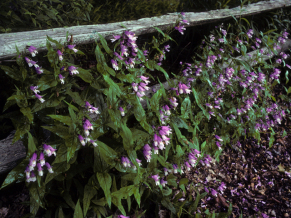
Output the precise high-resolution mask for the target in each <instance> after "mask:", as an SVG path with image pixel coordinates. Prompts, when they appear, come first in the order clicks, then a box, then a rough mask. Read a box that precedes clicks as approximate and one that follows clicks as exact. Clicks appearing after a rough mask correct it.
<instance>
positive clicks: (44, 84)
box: [37, 75, 58, 91]
mask: <svg viewBox="0 0 291 218" xmlns="http://www.w3.org/2000/svg"><path fill="white" fill-rule="evenodd" d="M57 84H58V83H56V80H55V78H54V76H53V75H42V77H41V78H40V79H39V80H38V82H37V86H38V90H39V91H44V90H47V89H49V88H51V87H54V86H56V85H57Z"/></svg>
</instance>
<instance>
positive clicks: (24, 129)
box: [12, 124, 30, 144]
mask: <svg viewBox="0 0 291 218" xmlns="http://www.w3.org/2000/svg"><path fill="white" fill-rule="evenodd" d="M29 130H30V125H29V124H24V125H23V124H21V125H20V126H17V129H16V132H15V134H14V138H13V140H12V144H14V143H15V142H17V141H18V140H19V139H20V138H21V137H22V136H24V135H25V134H26V132H27V131H29Z"/></svg>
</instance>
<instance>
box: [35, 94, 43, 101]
mask: <svg viewBox="0 0 291 218" xmlns="http://www.w3.org/2000/svg"><path fill="white" fill-rule="evenodd" d="M35 97H37V98H38V100H40V102H41V103H43V102H45V100H44V99H43V98H42V96H40V95H38V94H35Z"/></svg>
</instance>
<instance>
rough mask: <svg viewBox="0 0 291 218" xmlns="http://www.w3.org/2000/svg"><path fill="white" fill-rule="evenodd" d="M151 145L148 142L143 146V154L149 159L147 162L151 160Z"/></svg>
mask: <svg viewBox="0 0 291 218" xmlns="http://www.w3.org/2000/svg"><path fill="white" fill-rule="evenodd" d="M151 154H152V152H151V147H150V146H149V145H148V144H146V145H145V146H144V147H143V155H144V157H145V159H146V160H147V162H150V161H151Z"/></svg>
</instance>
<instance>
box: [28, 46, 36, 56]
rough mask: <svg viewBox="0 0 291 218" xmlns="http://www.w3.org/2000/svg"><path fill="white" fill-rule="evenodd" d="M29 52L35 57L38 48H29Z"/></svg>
mask: <svg viewBox="0 0 291 218" xmlns="http://www.w3.org/2000/svg"><path fill="white" fill-rule="evenodd" d="M28 51H29V52H30V54H31V56H32V57H35V55H36V54H37V53H38V52H37V50H36V47H34V46H30V47H29V48H28Z"/></svg>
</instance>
